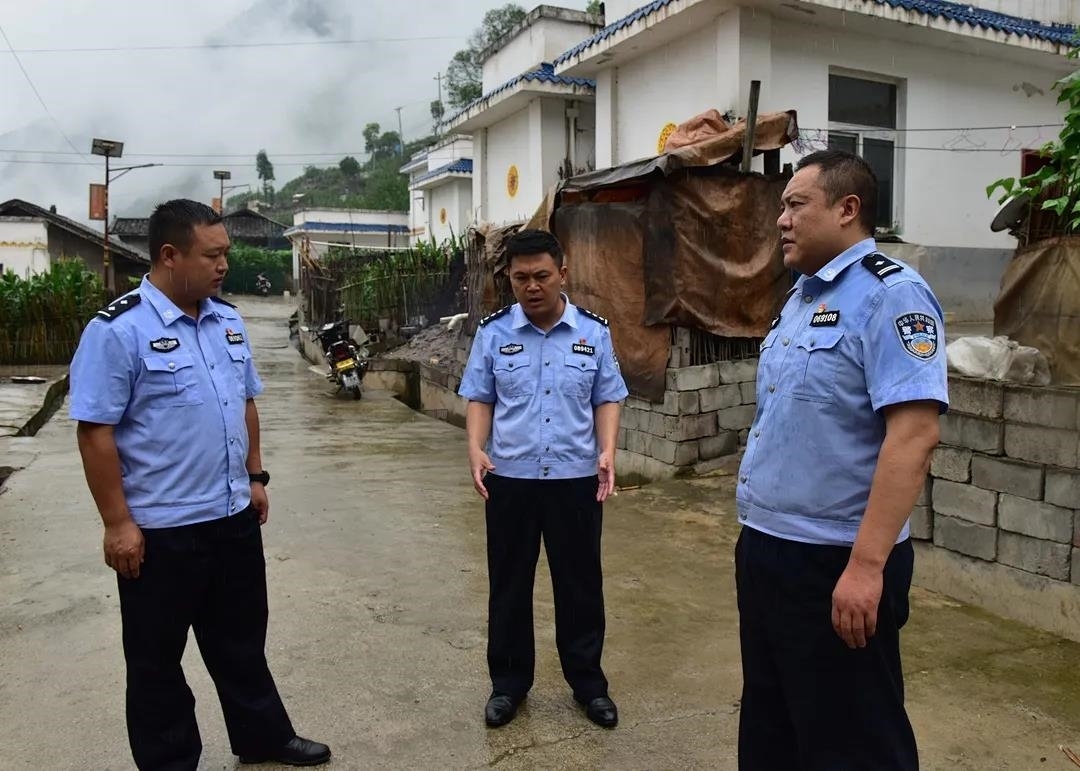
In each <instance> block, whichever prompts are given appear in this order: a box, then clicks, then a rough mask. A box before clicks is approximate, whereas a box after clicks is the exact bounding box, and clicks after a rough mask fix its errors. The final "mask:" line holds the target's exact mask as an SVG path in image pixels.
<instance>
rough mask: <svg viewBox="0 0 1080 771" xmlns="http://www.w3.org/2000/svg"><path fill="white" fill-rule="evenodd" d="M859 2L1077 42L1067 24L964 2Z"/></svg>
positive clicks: (1014, 33) (1071, 26)
mask: <svg viewBox="0 0 1080 771" xmlns="http://www.w3.org/2000/svg"><path fill="white" fill-rule="evenodd" d="M863 2H871V3H874V4H875V5H887V6H890V7H892V8H903V9H904V10H906V11H915V12H917V13H921V14H924V15H926V16H932V17H934V18H945V19H948V20H949V21H955V22H959V23H961V24H967V25H968V26H971V27H979V28H981V29H992V30H996V31H998V32H1005V33H1008V34H1010V35H1020V36H1023V37H1030V38H1034V39H1035V40H1045V41H1047V42H1050V43H1059V44H1062V45H1069V44H1071V43H1075V42H1077V40H1076V36H1077V29H1076V27H1075V26H1073V25H1071V24H1055V23H1045V22H1041V21H1039V20H1038V19H1025V18H1022V17H1020V16H1009V15H1008V14H1004V13H998V12H997V11H987V10H984V9H982V8H977V7H975V6H974V5H970V4H968V3H953V2H949V1H948V0H863Z"/></svg>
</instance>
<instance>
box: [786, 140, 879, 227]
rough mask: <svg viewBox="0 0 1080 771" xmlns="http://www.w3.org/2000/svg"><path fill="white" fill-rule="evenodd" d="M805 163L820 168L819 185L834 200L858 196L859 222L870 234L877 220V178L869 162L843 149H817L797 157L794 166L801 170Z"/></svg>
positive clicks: (830, 200)
mask: <svg viewBox="0 0 1080 771" xmlns="http://www.w3.org/2000/svg"><path fill="white" fill-rule="evenodd" d="M808 166H817V167H818V169H819V170H820V173H821V176H820V177H819V179H820V181H821V188H822V189H823V190H824V191H825V195H826V196H827V197H828V199H829V203H830V204H834V203H836V202H837V201H839V200H840V199H841V198H844V197H845V196H849V195H855V196H858V197H859V201H860V203H861V204H862V206H861V207H860V209H859V224H860V225H862V226H863V229H864V230H865V231H866V233H867V234H868V235H870V234H873V232H874V225H875V224H876V223H877V204H878V180H877V175H876V174H874V170H873V169H872V168H870V164H869V163H867V162H866V161H865V160H863V159H862V158H860V157H859V156H857V155H855V154H854V153H849V152H845V151H843V150H820V151H818V152H816V153H810V155H807V156H806V157H805V158H803V159H801V160H800V161H799V163H798V165H797V166H796V167H795V170H796V171H801V170H802V169H805V168H807V167H808Z"/></svg>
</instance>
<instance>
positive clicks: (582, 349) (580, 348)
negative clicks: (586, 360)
mask: <svg viewBox="0 0 1080 771" xmlns="http://www.w3.org/2000/svg"><path fill="white" fill-rule="evenodd" d="M570 350H572V351H573V352H574V353H581V354H584V355H585V356H595V355H596V348H594V347H593V346H591V345H586V344H585V343H584V342H580V343H574V344H573V345H572V346H570Z"/></svg>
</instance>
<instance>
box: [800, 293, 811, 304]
mask: <svg viewBox="0 0 1080 771" xmlns="http://www.w3.org/2000/svg"><path fill="white" fill-rule="evenodd" d="M802 299H803V302H804V303H806V304H807V305H809V304H810V303H812V302H813V301H814V298H813V297H811V296H810V295H808V294H804V295H803V296H802Z"/></svg>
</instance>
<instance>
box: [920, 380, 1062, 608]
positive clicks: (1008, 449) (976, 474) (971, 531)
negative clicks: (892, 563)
mask: <svg viewBox="0 0 1080 771" xmlns="http://www.w3.org/2000/svg"><path fill="white" fill-rule="evenodd" d="M949 397H950V401H951V407H950V411H949V413H948V414H947V415H945V416H944V417H943V418H942V421H941V442H942V443H941V446H939V447H938V448H937V450H936V451H935V452H934V458H933V461H932V463H931V467H930V476H931V479H930V480H929V482H928V485H927V491H926V493H925V495H924V496H923V499H922V500H921V501H920V504H919V505H918V506H917V507H916V509H915V512H914V513H913V515H912V520H911V524H912V535H913V537H915V538H917V539H921V540H925V541H930V542H932V543H933V544H934V545H935V546H936V547H938V548H940V549H945V550H948V551H951V552H956V553H959V554H962V555H965V556H967V557H972V558H975V559H977V560H983V561H985V562H992V563H998V564H1000V565H1006V566H1009V567H1011V568H1015V569H1017V570H1020V571H1024V572H1025V573H1030V574H1033V575H1035V576H1041V577H1044V578H1046V579H1050V580H1052V581H1055V582H1062V583H1063V584H1071V585H1075V586H1078V587H1080V389H1055V388H1032V387H1026V386H1018V385H1010V384H1002V383H997V382H993V381H984V380H975V379H971V378H962V377H950V378H949Z"/></svg>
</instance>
